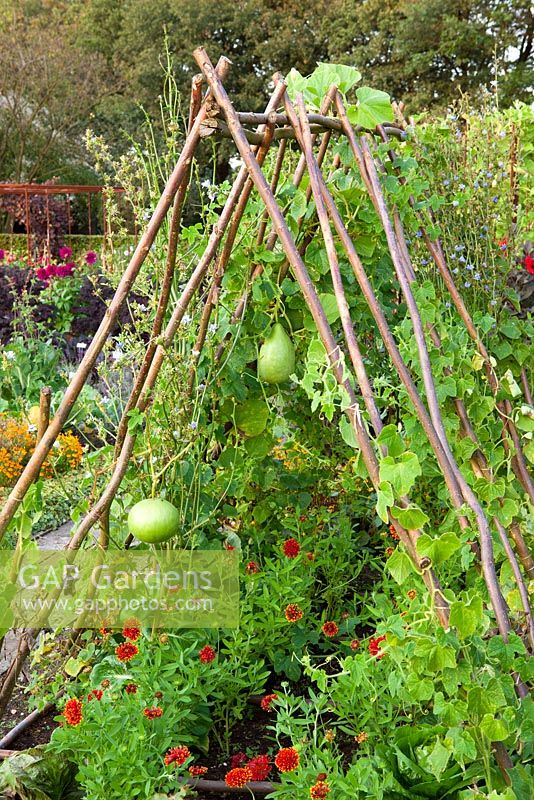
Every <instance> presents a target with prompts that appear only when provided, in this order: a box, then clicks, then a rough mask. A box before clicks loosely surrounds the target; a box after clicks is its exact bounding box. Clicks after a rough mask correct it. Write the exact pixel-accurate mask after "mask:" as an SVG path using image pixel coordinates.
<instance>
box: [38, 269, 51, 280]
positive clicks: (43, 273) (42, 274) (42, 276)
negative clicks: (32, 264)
mask: <svg viewBox="0 0 534 800" xmlns="http://www.w3.org/2000/svg"><path fill="white" fill-rule="evenodd" d="M35 274H36V275H37V277H38V278H39V280H40V281H48V277H49V276H48V270H47V269H46V268H45V267H39V269H37V270H36V271H35Z"/></svg>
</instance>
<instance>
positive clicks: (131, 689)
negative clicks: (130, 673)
mask: <svg viewBox="0 0 534 800" xmlns="http://www.w3.org/2000/svg"><path fill="white" fill-rule="evenodd" d="M124 691H125V692H126V694H137V684H135V683H127V684H126V686H125V687H124Z"/></svg>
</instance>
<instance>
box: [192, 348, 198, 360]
mask: <svg viewBox="0 0 534 800" xmlns="http://www.w3.org/2000/svg"><path fill="white" fill-rule="evenodd" d="M191 355H192V356H194V357H195V358H196V357H197V356H199V355H200V350H191Z"/></svg>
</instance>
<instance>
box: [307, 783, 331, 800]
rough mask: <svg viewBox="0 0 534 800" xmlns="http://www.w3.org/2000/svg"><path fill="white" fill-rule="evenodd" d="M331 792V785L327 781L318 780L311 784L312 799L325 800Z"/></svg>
mask: <svg viewBox="0 0 534 800" xmlns="http://www.w3.org/2000/svg"><path fill="white" fill-rule="evenodd" d="M329 792H330V786H329V785H328V784H327V783H326V781H317V783H314V784H313V786H310V797H311V798H312V800H324V798H325V797H326V796H327V795H328V793H329Z"/></svg>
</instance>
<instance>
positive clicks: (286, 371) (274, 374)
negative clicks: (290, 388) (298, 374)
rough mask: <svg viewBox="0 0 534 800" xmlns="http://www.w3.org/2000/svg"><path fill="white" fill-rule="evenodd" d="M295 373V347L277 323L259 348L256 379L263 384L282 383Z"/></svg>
mask: <svg viewBox="0 0 534 800" xmlns="http://www.w3.org/2000/svg"><path fill="white" fill-rule="evenodd" d="M294 372H295V347H294V346H293V342H292V341H291V339H290V338H289V336H288V335H287V333H286V332H285V330H284V328H283V327H282V326H281V325H280V323H279V322H276V323H275V324H274V325H273V327H272V330H271V332H270V334H269V335H268V336H267V338H266V339H265V341H264V343H263V344H262V346H261V347H260V353H259V356H258V378H259V379H260V381H263V382H264V383H284V381H287V380H289V376H290V375H292V374H293V373H294Z"/></svg>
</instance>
